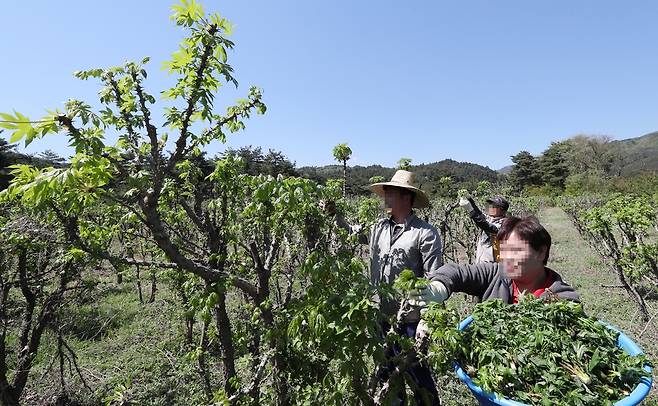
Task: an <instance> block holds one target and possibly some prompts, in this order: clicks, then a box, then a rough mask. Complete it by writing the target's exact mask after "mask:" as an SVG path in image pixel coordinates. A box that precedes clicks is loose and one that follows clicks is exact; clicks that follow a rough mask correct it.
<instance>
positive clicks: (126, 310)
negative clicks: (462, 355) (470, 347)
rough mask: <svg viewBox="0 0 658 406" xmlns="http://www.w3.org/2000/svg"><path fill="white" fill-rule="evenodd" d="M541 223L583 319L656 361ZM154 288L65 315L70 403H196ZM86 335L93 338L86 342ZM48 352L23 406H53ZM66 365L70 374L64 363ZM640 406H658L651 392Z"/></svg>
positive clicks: (104, 298)
mask: <svg viewBox="0 0 658 406" xmlns="http://www.w3.org/2000/svg"><path fill="white" fill-rule="evenodd" d="M540 219H541V221H542V223H543V224H544V225H545V226H546V228H547V229H548V230H549V232H550V233H551V235H552V237H553V248H552V249H551V259H550V261H549V266H550V267H552V268H553V269H555V270H556V271H557V272H559V273H560V274H561V275H562V276H563V277H564V278H565V279H566V280H567V281H568V282H569V283H570V284H572V285H573V286H574V287H575V288H576V289H577V290H578V291H579V292H580V294H581V296H582V301H583V303H584V304H585V307H586V310H587V311H588V313H589V314H591V315H593V316H595V317H598V318H600V319H602V320H605V321H607V322H609V323H611V324H613V325H616V326H618V327H619V328H620V329H621V330H623V331H624V332H626V333H627V334H628V335H629V336H630V337H631V338H632V339H633V340H634V341H636V342H637V343H638V344H639V345H640V347H642V348H643V349H644V351H645V352H646V353H647V354H649V356H650V357H652V359H653V360H654V362H656V360H657V359H658V328H657V327H656V325H658V320H655V321H654V323H653V324H652V325H650V326H648V327H647V328H645V325H644V323H642V322H641V320H640V319H639V317H638V315H637V312H636V311H635V308H634V305H633V304H632V302H631V301H630V300H629V299H628V298H627V297H626V295H625V293H624V292H623V290H621V289H619V288H606V287H602V286H601V285H615V284H617V282H616V280H615V275H614V274H613V273H611V272H610V271H608V270H607V268H606V267H605V266H604V265H603V263H602V262H601V260H600V259H599V258H598V257H597V255H596V254H595V253H594V252H593V251H592V250H591V249H590V247H589V246H588V245H587V243H586V242H584V241H583V240H582V239H581V238H580V236H579V235H578V233H577V232H576V230H575V229H574V228H573V226H572V225H571V223H570V222H569V220H568V218H567V217H566V215H565V214H564V212H562V211H561V210H560V209H556V208H549V209H545V210H543V211H542V212H541V215H540ZM159 289H160V291H159V292H158V296H157V300H156V302H155V303H151V304H141V303H140V302H139V300H138V296H137V293H136V288H135V285H134V284H132V283H130V282H128V283H124V284H123V285H121V287H117V286H116V284H115V283H114V278H113V277H112V276H111V275H110V276H108V277H107V278H105V279H104V282H103V283H102V284H100V285H99V287H98V289H97V291H96V292H95V293H94V295H93V299H92V298H90V300H89V303H85V304H83V305H82V306H79V307H78V308H75V309H70V310H71V326H70V330H69V334H68V336H67V341H68V342H69V344H70V345H71V346H72V347H73V348H74V349H75V351H76V353H77V357H78V364H79V366H80V368H81V370H82V373H83V375H84V377H85V379H86V381H87V383H88V384H89V386H90V388H91V391H90V390H87V389H85V388H84V386H83V385H82V382H81V381H80V379H79V378H76V377H75V375H74V374H71V373H70V372H67V379H68V380H69V382H70V383H69V386H68V394H69V397H70V398H71V399H75V400H76V401H77V403H73V404H80V405H97V404H112V405H119V404H133V405H170V404H182V405H188V404H189V405H194V404H199V403H200V401H201V399H203V388H202V385H201V380H200V378H199V375H198V373H197V372H196V370H195V362H189V361H186V360H185V359H184V358H183V354H185V353H186V352H187V351H188V348H186V346H185V344H184V331H183V326H184V325H183V321H182V315H181V311H180V307H179V304H178V300H177V299H176V298H175V297H174V294H173V292H171V291H169V290H167V289H166V287H165V286H164V284H161V286H159ZM450 300H451V301H453V302H455V303H457V304H458V305H459V306H460V307H461V309H462V310H461V311H462V313H463V315H464V316H465V315H466V314H468V312H469V311H468V309H469V307H470V306H471V304H470V303H469V302H468V301H467V300H465V298H464V297H463V295H455V296H454V297H453V298H451V299H450ZM649 304H650V308H651V314H656V313H657V312H658V301H656V300H655V299H654V300H652V301H649ZM89 331H93V332H94V334H92V337H89V336H85V334H88V332H89ZM85 332H87V333H85ZM54 353H55V340H54V339H53V338H52V337H46V338H45V343H44V347H43V351H42V353H41V355H40V356H39V358H38V362H37V364H36V365H35V367H34V370H33V373H32V374H31V377H30V383H29V388H28V389H27V392H26V395H25V397H24V398H23V400H24V404H29V405H32V404H54V403H55V401H56V397H57V394H58V393H59V381H58V373H57V371H58V365H57V363H55V364H54V365H53V367H52V368H50V369H48V365H49V363H50V360H51V359H52V355H53V354H54ZM211 358H214V359H217V358H218V357H216V356H214V357H211ZM656 363H658V362H656ZM65 367H66V369H67V371H69V367H68V365H66V366H65ZM239 367H240V366H239ZM211 370H212V371H213V376H212V379H213V382H219V376H218V374H219V371H221V367H220V365H218V364H212V365H211ZM437 381H438V386H439V389H440V391H441V395H442V399H443V402H444V405H476V402H475V400H474V398H473V397H472V396H471V394H470V393H469V392H468V390H467V389H466V387H465V386H464V385H462V384H461V383H460V382H459V381H458V380H457V379H456V377H455V376H454V374H449V375H447V376H443V377H437ZM215 387H217V385H215ZM122 402H123V403H122ZM644 405H658V391H657V390H656V389H653V390H652V392H651V395H650V400H647V401H646V402H645V403H644Z"/></svg>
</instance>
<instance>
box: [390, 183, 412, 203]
mask: <svg viewBox="0 0 658 406" xmlns="http://www.w3.org/2000/svg"><path fill="white" fill-rule="evenodd" d="M383 189H384V191H386V190H394V189H397V190H399V191H400V196H405V195H406V196H410V197H411V205H412V206H413V205H414V202H415V201H416V192H414V191H412V190H409V189H407V188H403V187H399V186H391V185H384V186H383Z"/></svg>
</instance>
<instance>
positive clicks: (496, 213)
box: [487, 206, 505, 217]
mask: <svg viewBox="0 0 658 406" xmlns="http://www.w3.org/2000/svg"><path fill="white" fill-rule="evenodd" d="M487 213H489V215H490V216H491V217H503V216H505V210H503V209H501V208H500V207H493V206H489V208H488V209H487Z"/></svg>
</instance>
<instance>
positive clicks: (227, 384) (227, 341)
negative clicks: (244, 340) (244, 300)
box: [215, 291, 237, 396]
mask: <svg viewBox="0 0 658 406" xmlns="http://www.w3.org/2000/svg"><path fill="white" fill-rule="evenodd" d="M217 293H218V296H219V298H218V300H217V303H216V304H215V320H216V322H217V333H218V334H219V344H220V346H221V349H222V363H223V364H224V391H225V392H226V394H227V395H228V396H231V395H233V394H234V393H235V388H234V387H233V385H231V380H232V378H235V377H236V375H237V374H236V372H235V348H234V347H233V331H232V328H231V320H230V319H229V318H228V313H227V312H226V293H225V292H222V291H219V292H217Z"/></svg>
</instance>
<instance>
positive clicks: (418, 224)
mask: <svg viewBox="0 0 658 406" xmlns="http://www.w3.org/2000/svg"><path fill="white" fill-rule="evenodd" d="M409 226H410V227H413V228H418V229H422V230H426V231H427V232H430V233H438V230H437V229H436V227H434V226H433V225H431V224H430V223H428V222H427V221H425V220H423V219H421V218H420V217H418V216H417V215H415V214H414V215H413V217H412V218H411V221H410V222H409Z"/></svg>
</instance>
